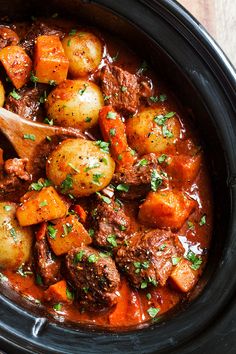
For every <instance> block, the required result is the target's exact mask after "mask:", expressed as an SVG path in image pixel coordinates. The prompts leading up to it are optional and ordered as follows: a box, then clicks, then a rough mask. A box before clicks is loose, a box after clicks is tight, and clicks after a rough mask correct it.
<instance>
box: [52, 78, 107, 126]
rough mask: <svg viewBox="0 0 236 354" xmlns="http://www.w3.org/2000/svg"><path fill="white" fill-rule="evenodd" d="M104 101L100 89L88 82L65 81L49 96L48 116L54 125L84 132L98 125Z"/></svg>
mask: <svg viewBox="0 0 236 354" xmlns="http://www.w3.org/2000/svg"><path fill="white" fill-rule="evenodd" d="M103 105H104V101H103V96H102V92H101V90H100V88H99V87H98V86H97V85H96V84H94V83H92V82H89V81H86V80H65V81H64V82H62V83H61V84H59V85H58V86H57V87H56V88H55V89H54V90H53V91H52V92H51V93H50V94H49V95H48V98H47V102H46V110H47V116H48V117H49V118H50V119H53V122H54V124H56V125H60V126H63V127H74V128H78V129H81V130H82V131H84V130H86V129H88V128H92V127H93V126H95V125H96V124H97V121H98V114H99V110H100V109H101V108H102V107H103Z"/></svg>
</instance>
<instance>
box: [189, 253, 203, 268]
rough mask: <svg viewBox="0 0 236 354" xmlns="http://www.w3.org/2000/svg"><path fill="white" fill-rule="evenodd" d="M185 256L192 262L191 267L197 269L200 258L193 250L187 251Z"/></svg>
mask: <svg viewBox="0 0 236 354" xmlns="http://www.w3.org/2000/svg"><path fill="white" fill-rule="evenodd" d="M186 258H187V259H188V260H189V261H190V262H191V263H192V265H191V268H192V269H194V270H197V269H199V268H200V265H201V264H202V258H201V257H200V256H197V255H196V254H195V253H194V252H192V251H189V252H188V254H187V256H186Z"/></svg>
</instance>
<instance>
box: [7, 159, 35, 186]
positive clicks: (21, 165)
mask: <svg viewBox="0 0 236 354" xmlns="http://www.w3.org/2000/svg"><path fill="white" fill-rule="evenodd" d="M27 162H28V159H17V158H14V159H9V160H6V161H5V164H4V169H5V172H6V173H7V174H8V175H10V176H12V177H18V178H20V179H22V180H24V181H29V180H30V175H29V173H28V172H27V170H26V165H27Z"/></svg>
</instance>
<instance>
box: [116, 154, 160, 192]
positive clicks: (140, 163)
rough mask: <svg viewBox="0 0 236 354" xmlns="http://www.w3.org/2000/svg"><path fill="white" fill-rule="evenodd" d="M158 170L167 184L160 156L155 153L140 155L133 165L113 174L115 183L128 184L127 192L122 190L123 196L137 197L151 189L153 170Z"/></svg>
mask: <svg viewBox="0 0 236 354" xmlns="http://www.w3.org/2000/svg"><path fill="white" fill-rule="evenodd" d="M154 170H156V171H157V172H158V175H159V176H160V180H161V179H162V184H163V185H166V184H167V179H166V176H165V174H164V175H163V172H161V171H160V167H159V166H158V158H157V156H156V155H155V154H153V153H151V154H147V155H143V156H142V157H140V158H139V159H138V160H137V161H136V162H135V164H134V165H133V166H130V167H127V168H126V170H124V171H122V172H119V171H118V172H116V173H115V174H114V176H113V182H114V183H115V184H126V185H127V186H128V187H129V190H128V191H127V192H123V191H122V192H120V196H121V198H124V199H137V198H140V197H143V196H145V194H147V193H148V191H150V189H151V180H152V172H153V171H154Z"/></svg>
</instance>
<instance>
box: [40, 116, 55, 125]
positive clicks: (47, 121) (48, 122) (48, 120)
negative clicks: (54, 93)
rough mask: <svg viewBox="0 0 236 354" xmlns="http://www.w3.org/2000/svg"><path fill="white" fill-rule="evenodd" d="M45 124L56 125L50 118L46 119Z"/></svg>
mask: <svg viewBox="0 0 236 354" xmlns="http://www.w3.org/2000/svg"><path fill="white" fill-rule="evenodd" d="M43 122H44V123H45V124H48V125H53V124H54V122H53V119H49V118H45V119H44V121H43Z"/></svg>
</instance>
